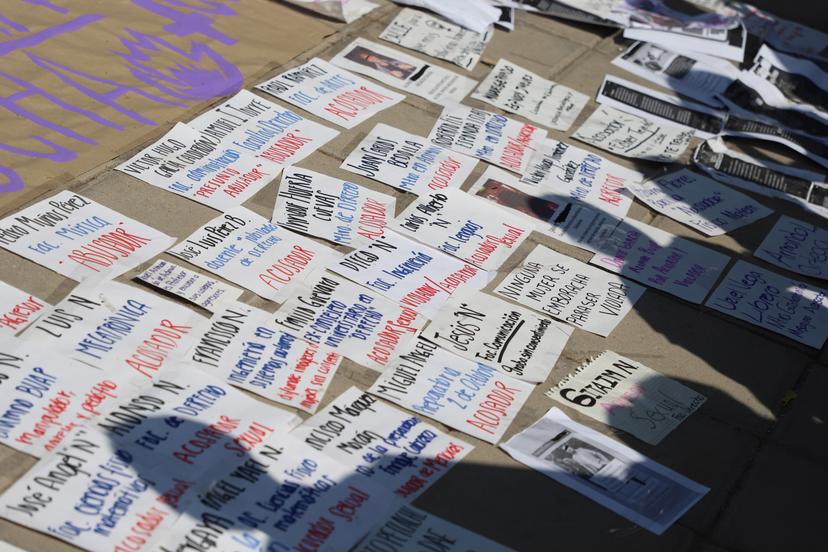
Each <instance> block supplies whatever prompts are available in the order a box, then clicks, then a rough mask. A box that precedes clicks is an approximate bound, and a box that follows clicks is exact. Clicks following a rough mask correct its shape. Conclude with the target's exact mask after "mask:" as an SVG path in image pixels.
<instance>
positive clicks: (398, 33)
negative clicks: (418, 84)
mask: <svg viewBox="0 0 828 552" xmlns="http://www.w3.org/2000/svg"><path fill="white" fill-rule="evenodd" d="M492 35H494V29H492V28H491V27H490V28H489V29H487V30H486V31H483V32H482V33H476V32H474V31H470V30H468V29H465V28H463V27H461V26H459V25H455V24H453V23H449V22H448V21H446V20H445V19H442V18H440V17H434V16H433V15H431V14H429V13H424V12H421V11H418V10H412V9H410V8H403V9H402V11H400V13H398V14H397V17H395V18H394V19H393V21H391V23H389V24H388V26H387V27H386V28H385V30H384V31H382V33H381V34H380V35H379V37H380V38H381V39H382V40H387V41H388V42H393V43H394V44H399V45H400V46H402V47H403V48H408V49H410V50H416V51H417V52H422V53H424V54H427V55H429V56H431V57H436V58H438V59H444V60H446V61H450V62H452V63H454V64H455V65H459V66H460V67H462V68H463V69H468V70H469V71H471V70H472V69H474V66H475V65H477V61H478V60H479V59H480V55H481V54H482V53H483V50H485V49H486V44H488V43H489V40H491V39H492Z"/></svg>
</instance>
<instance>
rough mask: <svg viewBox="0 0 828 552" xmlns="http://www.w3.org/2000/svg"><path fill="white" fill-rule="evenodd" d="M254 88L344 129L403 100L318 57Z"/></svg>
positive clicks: (399, 96) (402, 97)
mask: <svg viewBox="0 0 828 552" xmlns="http://www.w3.org/2000/svg"><path fill="white" fill-rule="evenodd" d="M256 89H257V90H261V91H262V92H267V93H268V94H271V95H273V96H275V97H277V98H279V99H280V100H283V101H286V102H288V103H289V104H292V105H295V106H296V107H300V108H302V109H304V110H305V111H308V112H309V113H313V114H314V115H316V116H317V117H320V118H322V119H325V120H326V121H330V122H331V123H334V124H337V125H339V126H341V127H345V128H353V127H355V126H356V125H358V124H360V123H361V122H363V121H366V120H368V119H370V118H371V117H373V116H374V115H376V114H377V113H379V112H380V111H382V110H384V109H388V108H389V107H391V106H393V105H396V104H398V103H400V102H401V101H403V100H404V99H405V96H404V95H402V94H399V93H397V92H393V91H391V90H388V89H387V88H383V87H382V86H379V85H377V84H374V83H372V82H371V81H368V80H365V79H363V78H362V77H359V76H357V75H354V74H353V73H351V72H349V71H346V70H344V69H341V68H339V67H336V66H335V65H332V64H331V63H329V62H327V61H325V60H323V59H319V58H313V59H311V60H310V61H308V62H307V63H305V64H304V65H300V66H299V67H294V68H293V69H289V70H287V71H285V72H284V73H282V74H281V75H277V76H275V77H273V78H272V79H270V80H266V81H265V82H262V83H260V84H257V85H256Z"/></svg>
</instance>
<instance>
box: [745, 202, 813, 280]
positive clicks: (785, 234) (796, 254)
mask: <svg viewBox="0 0 828 552" xmlns="http://www.w3.org/2000/svg"><path fill="white" fill-rule="evenodd" d="M753 255H754V256H756V257H758V258H760V259H762V260H763V261H767V262H769V263H771V264H774V265H776V266H779V267H782V268H784V269H786V270H790V271H791V272H796V273H797V274H803V275H805V276H810V277H811V278H819V279H821V280H828V230H825V229H823V228H817V227H816V226H814V225H813V224H810V223H808V222H805V221H802V220H797V219H795V218H791V217H787V216H785V215H782V216H781V217H780V218H779V220H778V221H776V224H775V225H774V226H773V228H772V229H771V231H770V232H769V233H768V235H767V236H765V239H764V241H763V242H762V245H760V246H759V248H758V249H757V250H756V251H755V252H754V253H753Z"/></svg>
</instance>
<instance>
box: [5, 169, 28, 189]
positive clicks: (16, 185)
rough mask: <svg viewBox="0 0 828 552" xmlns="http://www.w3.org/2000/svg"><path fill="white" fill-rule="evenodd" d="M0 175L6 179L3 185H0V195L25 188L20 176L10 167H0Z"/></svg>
mask: <svg viewBox="0 0 828 552" xmlns="http://www.w3.org/2000/svg"><path fill="white" fill-rule="evenodd" d="M0 175H3V176H5V177H6V179H7V182H6V183H5V184H0V193H4V192H19V191H20V190H22V189H23V188H24V187H25V183H24V182H23V179H22V178H20V175H19V174H17V172H16V171H15V170H14V169H12V168H10V167H6V166H4V165H0Z"/></svg>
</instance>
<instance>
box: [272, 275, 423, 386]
mask: <svg viewBox="0 0 828 552" xmlns="http://www.w3.org/2000/svg"><path fill="white" fill-rule="evenodd" d="M275 321H276V323H277V324H280V325H281V326H283V327H284V328H286V329H287V330H288V331H290V332H292V333H295V334H296V335H298V336H299V337H301V338H302V339H304V340H306V341H309V342H311V343H313V344H315V345H325V346H326V347H330V348H332V349H336V351H337V352H338V353H340V354H341V355H342V356H344V357H347V358H349V359H351V360H353V361H354V362H357V363H359V364H361V365H363V366H367V367H368V368H371V369H373V370H377V371H382V370H383V369H385V367H386V366H387V364H388V362H389V361H390V360H391V358H392V357H393V356H394V355H395V354H396V352H397V350H398V349H400V348H401V347H404V346H405V345H406V343H408V342H409V341H411V340H412V339H413V338H414V336H415V335H416V334H417V332H419V331H420V329H421V328H422V327H423V325H425V319H424V318H423V317H422V316H420V315H419V314H417V311H415V310H414V309H412V308H411V307H408V306H405V305H400V304H399V303H396V302H394V301H391V300H390V299H386V298H385V297H383V296H382V295H378V294H376V293H375V292H373V291H371V290H369V289H368V288H365V287H362V286H360V285H358V284H355V283H353V282H350V281H348V280H346V279H344V278H341V277H339V276H337V275H335V274H333V273H330V272H326V271H323V270H320V271H317V272H314V273H311V274H309V275H308V277H307V278H305V279H303V281H302V282H301V283H300V284H299V285H297V286H296V288H294V291H293V295H291V296H290V297H289V298H288V299H287V300H286V301H285V302H284V304H282V307H281V308H280V309H279V310H278V311H277V312H276V314H275Z"/></svg>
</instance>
